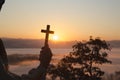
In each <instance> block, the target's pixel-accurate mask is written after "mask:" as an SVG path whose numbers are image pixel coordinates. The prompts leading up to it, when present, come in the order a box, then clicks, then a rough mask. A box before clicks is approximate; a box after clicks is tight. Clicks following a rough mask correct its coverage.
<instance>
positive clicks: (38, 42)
mask: <svg viewBox="0 0 120 80" xmlns="http://www.w3.org/2000/svg"><path fill="white" fill-rule="evenodd" d="M2 40H3V42H4V45H5V47H6V48H41V47H42V46H43V44H44V40H43V39H20V38H19V39H14V38H2ZM107 42H108V43H109V44H110V45H111V47H113V48H114V47H115V48H120V40H112V41H107ZM75 43H76V41H57V42H54V41H49V45H50V47H52V48H72V46H73V45H74V44H75Z"/></svg>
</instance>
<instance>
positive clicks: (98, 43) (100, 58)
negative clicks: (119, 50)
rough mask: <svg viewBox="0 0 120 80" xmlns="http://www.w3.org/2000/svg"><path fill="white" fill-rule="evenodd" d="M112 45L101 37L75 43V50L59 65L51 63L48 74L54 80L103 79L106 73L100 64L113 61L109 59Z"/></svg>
mask: <svg viewBox="0 0 120 80" xmlns="http://www.w3.org/2000/svg"><path fill="white" fill-rule="evenodd" d="M109 50H110V45H109V44H107V43H106V41H104V40H101V39H99V38H96V39H92V38H91V39H90V40H89V41H86V42H78V43H76V44H75V45H73V51H72V52H70V53H69V55H67V56H65V57H64V58H62V59H61V60H60V62H59V63H58V64H57V65H51V66H50V68H49V69H48V74H49V75H51V77H52V78H53V80H55V79H56V78H57V77H59V78H60V80H101V77H102V76H103V75H104V71H102V70H101V69H100V68H99V67H98V65H102V64H105V63H111V61H110V60H108V59H107V56H108V53H107V51H109Z"/></svg>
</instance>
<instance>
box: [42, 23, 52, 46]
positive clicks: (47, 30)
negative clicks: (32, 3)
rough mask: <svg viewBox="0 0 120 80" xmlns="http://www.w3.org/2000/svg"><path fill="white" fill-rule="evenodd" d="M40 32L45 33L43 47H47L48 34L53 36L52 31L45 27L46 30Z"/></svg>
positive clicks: (48, 26)
mask: <svg viewBox="0 0 120 80" xmlns="http://www.w3.org/2000/svg"><path fill="white" fill-rule="evenodd" d="M41 32H42V33H46V36H45V44H44V46H48V39H49V34H54V31H50V25H47V28H46V30H43V29H42V30H41Z"/></svg>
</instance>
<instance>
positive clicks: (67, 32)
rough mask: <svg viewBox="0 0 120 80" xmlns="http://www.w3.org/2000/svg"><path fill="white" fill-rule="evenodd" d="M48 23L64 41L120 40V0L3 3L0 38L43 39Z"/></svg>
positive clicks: (26, 0) (8, 1) (19, 1)
mask: <svg viewBox="0 0 120 80" xmlns="http://www.w3.org/2000/svg"><path fill="white" fill-rule="evenodd" d="M47 24H49V25H51V30H53V31H55V35H57V36H58V37H59V40H63V41H71V40H86V39H89V36H91V35H92V36H93V37H101V38H102V39H105V40H120V0H6V2H5V4H4V5H3V8H2V10H1V13H0V37H9V38H30V39H31V38H32V39H42V38H44V34H42V33H41V32H40V31H41V29H46V25H47ZM52 36H53V35H51V36H50V37H52Z"/></svg>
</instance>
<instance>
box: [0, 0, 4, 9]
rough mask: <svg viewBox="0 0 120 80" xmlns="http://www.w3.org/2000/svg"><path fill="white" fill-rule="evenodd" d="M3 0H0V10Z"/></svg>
mask: <svg viewBox="0 0 120 80" xmlns="http://www.w3.org/2000/svg"><path fill="white" fill-rule="evenodd" d="M4 2H5V0H0V10H1V8H2V5H3V4H4Z"/></svg>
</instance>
